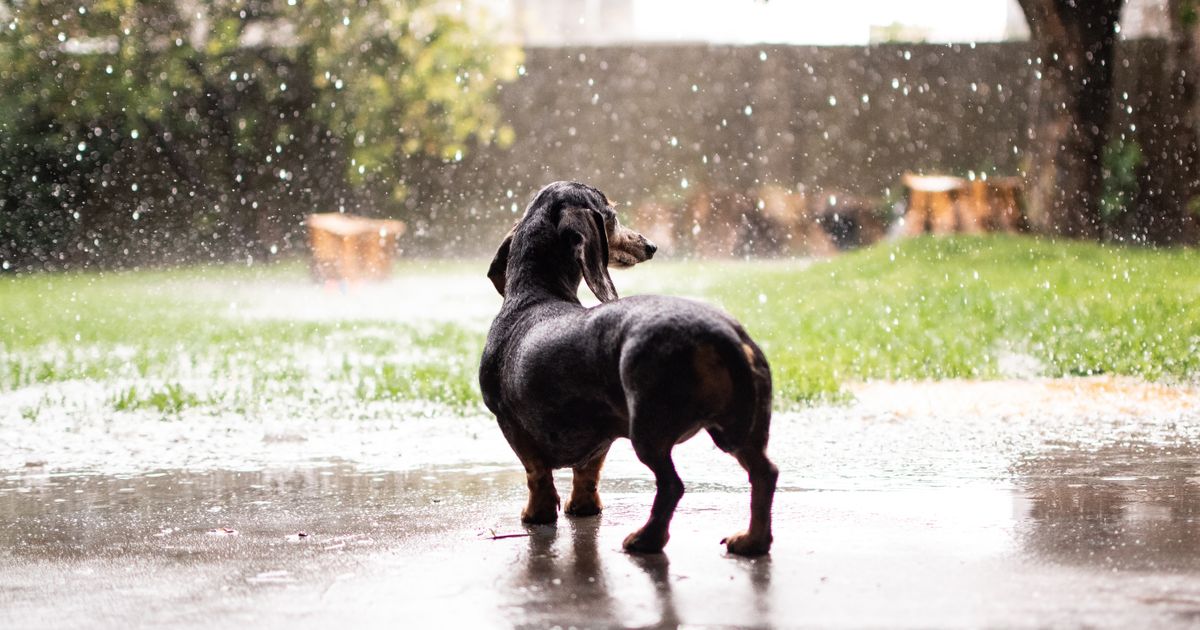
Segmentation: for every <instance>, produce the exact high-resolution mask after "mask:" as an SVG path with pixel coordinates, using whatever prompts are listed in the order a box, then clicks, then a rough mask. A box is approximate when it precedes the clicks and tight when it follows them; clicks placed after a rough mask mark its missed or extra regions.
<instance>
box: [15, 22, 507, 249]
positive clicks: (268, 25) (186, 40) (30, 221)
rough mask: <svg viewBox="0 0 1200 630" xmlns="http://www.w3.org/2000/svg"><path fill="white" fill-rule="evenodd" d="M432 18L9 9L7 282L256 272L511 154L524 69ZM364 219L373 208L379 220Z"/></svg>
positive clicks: (466, 30)
mask: <svg viewBox="0 0 1200 630" xmlns="http://www.w3.org/2000/svg"><path fill="white" fill-rule="evenodd" d="M459 11H460V10H456V9H454V8H453V7H450V6H447V5H446V3H443V2H439V1H438V0H371V1H370V2H366V1H363V0H323V1H319V2H318V1H305V0H249V1H245V0H243V1H235V0H179V1H177V2H176V1H170V2H169V1H150V0H145V1H138V0H85V1H83V2H79V1H74V2H61V1H56V0H0V264H3V266H4V268H5V269H8V270H13V269H36V268H64V267H71V266H80V265H84V264H89V263H95V262H100V263H103V264H105V265H109V266H112V265H117V266H120V265H124V264H144V263H147V262H163V261H165V262H182V261H189V260H198V259H209V258H213V259H230V258H245V257H247V256H249V257H261V256H265V255H268V254H269V253H274V252H278V251H280V250H281V249H286V248H288V247H290V246H292V245H293V244H294V243H293V241H295V240H296V239H298V238H300V235H301V234H302V231H301V230H300V229H299V228H300V224H299V222H300V219H301V217H302V216H303V215H304V214H306V213H308V212H311V211H314V210H320V211H336V210H339V209H345V210H353V211H355V212H359V213H363V214H368V215H385V216H395V215H400V214H403V212H404V208H403V201H404V198H405V196H406V193H407V186H408V182H407V181H406V179H405V176H404V170H403V169H402V168H401V164H402V163H407V161H409V160H436V161H441V160H455V159H461V157H462V155H463V154H464V153H465V152H468V151H469V150H470V149H471V148H473V147H475V146H478V145H482V144H493V143H499V144H504V143H506V142H510V141H511V130H508V129H507V128H506V127H504V126H503V125H502V124H500V122H499V115H498V110H497V108H496V107H495V105H494V104H493V96H494V93H495V91H496V89H497V86H498V83H499V82H500V81H504V80H507V79H509V78H512V77H513V76H515V74H516V69H517V66H518V64H519V62H520V59H519V55H520V52H519V51H517V50H515V49H511V48H506V47H501V46H497V45H492V44H490V43H488V42H487V41H486V38H481V37H480V35H479V31H480V30H481V29H479V28H477V27H473V25H478V24H480V23H482V22H481V21H480V20H481V19H482V18H480V20H473V19H469V16H464V15H462V14H461V12H459ZM367 200H370V201H367Z"/></svg>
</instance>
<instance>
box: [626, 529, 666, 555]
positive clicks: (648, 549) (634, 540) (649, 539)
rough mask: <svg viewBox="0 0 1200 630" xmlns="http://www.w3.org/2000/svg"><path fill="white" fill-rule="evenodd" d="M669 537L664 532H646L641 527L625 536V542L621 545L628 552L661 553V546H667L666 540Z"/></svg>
mask: <svg viewBox="0 0 1200 630" xmlns="http://www.w3.org/2000/svg"><path fill="white" fill-rule="evenodd" d="M670 537H671V536H670V535H669V534H667V533H666V532H662V533H661V534H656V533H654V532H647V531H646V528H644V527H643V528H642V529H639V530H637V531H636V532H633V533H632V534H630V535H628V536H626V537H625V542H624V543H622V544H621V546H622V547H624V549H625V551H628V552H629V553H662V550H663V547H665V546H667V540H668V539H670Z"/></svg>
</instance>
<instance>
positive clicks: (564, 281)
mask: <svg viewBox="0 0 1200 630" xmlns="http://www.w3.org/2000/svg"><path fill="white" fill-rule="evenodd" d="M656 249H657V248H656V247H655V246H654V243H651V242H650V241H648V240H646V237H644V236H642V235H641V234H638V233H637V232H634V231H633V230H630V229H629V228H626V227H624V226H622V225H621V224H620V222H619V221H618V220H617V213H616V211H614V210H613V208H612V204H610V203H609V201H608V197H606V196H605V195H604V193H602V192H600V191H599V190H598V189H596V188H593V187H591V186H588V185H586V184H580V183H578V182H554V183H553V184H550V185H548V186H546V187H545V188H543V189H541V190H540V191H538V193H537V194H536V195H534V197H533V201H531V202H530V203H529V207H528V208H526V209H525V214H524V216H522V217H521V219H520V220H519V221H518V222H517V224H516V225H515V226H513V229H512V231H510V232H509V233H508V236H506V237H504V242H502V243H501V244H500V249H499V250H497V251H496V257H495V258H493V259H492V264H491V266H490V267H489V268H488V278H489V279H491V281H492V284H493V285H495V287H496V290H497V291H499V292H500V295H504V294H505V291H506V286H507V284H508V278H509V276H510V275H512V274H513V273H517V272H518V268H519V269H520V271H523V272H525V273H528V274H530V275H531V277H535V278H540V279H541V280H543V281H550V282H552V283H558V284H560V285H561V288H562V289H563V290H564V291H567V292H569V293H570V294H571V295H574V291H575V290H576V288H578V286H579V280H580V278H581V277H582V278H583V280H584V281H585V282H587V285H588V288H590V289H591V290H592V293H594V294H596V298H597V299H599V300H600V301H601V302H611V301H612V300H615V299H617V290H616V288H614V287H613V283H612V278H610V277H609V275H608V267H609V266H613V267H632V266H634V265H636V264H638V263H640V262H644V261H647V260H649V259H650V257H652V256H653V255H654V252H655V250H656ZM514 266H515V267H514ZM510 267H512V268H511V269H510Z"/></svg>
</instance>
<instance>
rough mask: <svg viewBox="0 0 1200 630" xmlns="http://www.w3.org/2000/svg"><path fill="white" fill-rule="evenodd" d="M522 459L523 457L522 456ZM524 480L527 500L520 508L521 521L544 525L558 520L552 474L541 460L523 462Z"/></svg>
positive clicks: (557, 502) (556, 491) (556, 493)
mask: <svg viewBox="0 0 1200 630" xmlns="http://www.w3.org/2000/svg"><path fill="white" fill-rule="evenodd" d="M522 459H524V458H522ZM523 463H524V464H525V481H526V483H527V484H528V485H529V502H528V503H526V504H525V509H524V510H521V521H522V522H525V523H530V524H532V525H544V524H547V523H553V522H554V521H556V520H558V505H559V499H558V490H555V489H554V475H553V474H552V472H553V471H551V470H550V468H549V467H547V466H545V465H543V464H542V463H541V462H523Z"/></svg>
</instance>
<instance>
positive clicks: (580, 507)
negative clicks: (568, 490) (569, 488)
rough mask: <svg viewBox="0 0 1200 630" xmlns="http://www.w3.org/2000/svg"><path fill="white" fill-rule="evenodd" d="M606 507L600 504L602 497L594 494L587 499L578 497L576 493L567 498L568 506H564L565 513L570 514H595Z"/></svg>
mask: <svg viewBox="0 0 1200 630" xmlns="http://www.w3.org/2000/svg"><path fill="white" fill-rule="evenodd" d="M603 509H604V506H603V505H601V504H600V497H598V496H592V497H587V498H585V499H576V498H575V497H574V495H572V496H571V498H570V499H568V500H567V507H565V508H563V513H565V514H568V515H570V516H595V515H597V514H599V513H600V511H601V510H603Z"/></svg>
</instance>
